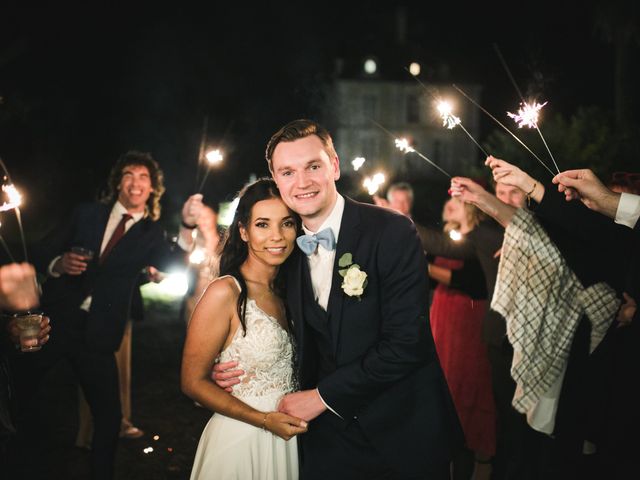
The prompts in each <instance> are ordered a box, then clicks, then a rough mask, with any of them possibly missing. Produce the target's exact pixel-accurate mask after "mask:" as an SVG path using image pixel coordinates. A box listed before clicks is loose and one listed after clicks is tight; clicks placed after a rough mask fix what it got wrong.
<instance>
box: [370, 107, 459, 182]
mask: <svg viewBox="0 0 640 480" xmlns="http://www.w3.org/2000/svg"><path fill="white" fill-rule="evenodd" d="M369 120H371V119H369ZM371 122H372V123H373V124H374V125H376V126H377V127H378V128H379V129H381V130H382V131H383V132H385V133H386V134H387V135H389V136H390V137H392V138H395V135H394V134H393V133H391V132H390V131H389V130H387V129H386V128H384V127H383V126H382V125H380V124H379V123H378V122H376V121H375V120H371ZM395 143H396V147H397V148H398V149H400V151H402V152H403V153H415V154H416V155H418V156H419V157H420V158H422V159H423V160H425V161H426V162H427V163H429V164H431V165H433V166H434V167H436V168H437V169H438V170H440V171H441V172H442V173H444V174H445V175H446V176H447V177H449V178H451V175H449V174H448V173H447V172H446V171H445V170H443V169H442V168H440V167H439V166H438V165H436V164H435V163H434V162H432V161H431V160H429V159H428V158H427V157H426V155H424V154H422V153H420V152H419V151H418V150H416V149H415V148H413V147H412V146H410V145H409V141H408V140H407V139H406V138H395Z"/></svg>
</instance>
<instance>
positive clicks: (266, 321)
mask: <svg viewBox="0 0 640 480" xmlns="http://www.w3.org/2000/svg"><path fill="white" fill-rule="evenodd" d="M245 320H246V325H247V333H246V335H244V332H243V329H242V327H239V328H238V330H236V332H235V334H234V336H233V339H232V340H231V343H230V344H229V346H227V348H225V349H224V350H223V351H222V352H221V353H220V356H219V360H220V362H228V361H232V360H233V361H238V362H239V366H238V368H240V369H242V370H244V371H245V374H244V375H242V376H241V377H240V383H239V384H238V385H234V387H233V395H234V396H236V397H239V398H242V397H259V396H266V395H274V394H277V393H280V394H285V393H288V392H291V391H293V390H295V382H294V377H293V344H292V340H291V338H290V335H289V333H288V332H287V331H286V330H284V329H283V328H282V327H281V326H280V325H279V324H278V321H277V320H276V319H275V318H273V317H271V316H270V315H268V314H267V313H265V312H264V311H262V310H261V309H260V307H258V305H257V304H256V302H255V300H253V299H251V298H248V299H247V306H246V312H245Z"/></svg>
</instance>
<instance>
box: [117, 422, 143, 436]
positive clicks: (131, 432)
mask: <svg viewBox="0 0 640 480" xmlns="http://www.w3.org/2000/svg"><path fill="white" fill-rule="evenodd" d="M143 435H144V432H143V431H142V430H140V429H139V428H138V427H134V426H133V425H131V426H130V427H127V428H125V429H123V430H120V438H140V437H141V436H143Z"/></svg>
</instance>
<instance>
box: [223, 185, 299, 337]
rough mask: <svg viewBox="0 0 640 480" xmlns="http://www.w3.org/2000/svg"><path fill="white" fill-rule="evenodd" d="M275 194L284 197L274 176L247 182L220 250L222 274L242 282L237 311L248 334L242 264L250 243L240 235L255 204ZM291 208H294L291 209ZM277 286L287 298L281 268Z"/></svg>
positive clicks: (244, 330) (245, 287) (280, 294)
mask: <svg viewBox="0 0 640 480" xmlns="http://www.w3.org/2000/svg"><path fill="white" fill-rule="evenodd" d="M271 198H277V199H281V197H280V192H279V191H278V187H277V186H276V182H274V181H273V180H272V179H271V178H267V177H264V178H260V179H258V180H256V181H255V182H253V183H250V184H249V185H246V186H245V187H244V188H243V189H242V190H241V191H240V193H238V199H239V200H238V206H237V208H236V212H235V214H234V216H233V222H231V225H229V228H228V229H227V231H226V233H225V236H224V241H223V243H222V252H221V254H220V276H223V275H231V276H233V277H235V278H236V279H237V280H238V282H239V283H240V287H241V290H240V296H239V297H238V304H237V307H236V308H237V311H238V317H240V324H241V325H242V330H243V332H244V334H245V335H246V333H247V325H246V322H245V316H244V314H245V310H246V306H247V283H246V282H245V279H244V277H243V276H242V273H240V266H241V265H242V264H243V263H244V262H245V260H246V259H247V256H248V255H249V249H248V247H247V243H246V242H245V241H244V240H242V237H241V236H240V227H241V226H242V227H244V228H247V227H248V226H249V221H250V220H251V210H252V209H253V206H254V205H255V204H256V203H258V202H261V201H262V200H269V199H271ZM289 211H290V212H291V210H289ZM291 216H292V217H293V218H294V220H295V222H296V228H299V226H300V221H299V220H298V216H297V215H296V214H295V213H293V212H291ZM274 289H275V292H276V294H277V295H278V296H279V297H280V298H282V299H284V292H285V289H284V278H282V275H281V271H280V270H279V271H278V275H277V276H276V279H275V283H274Z"/></svg>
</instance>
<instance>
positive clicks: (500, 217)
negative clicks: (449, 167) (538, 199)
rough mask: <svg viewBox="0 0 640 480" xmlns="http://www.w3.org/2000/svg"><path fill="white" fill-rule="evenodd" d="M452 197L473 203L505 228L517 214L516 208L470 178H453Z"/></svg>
mask: <svg viewBox="0 0 640 480" xmlns="http://www.w3.org/2000/svg"><path fill="white" fill-rule="evenodd" d="M451 196H453V197H459V198H461V199H462V200H463V201H465V202H466V203H472V204H473V205H475V206H476V207H478V208H479V209H480V210H482V211H483V212H484V213H486V214H487V215H489V216H491V217H493V218H494V219H495V220H496V221H497V222H498V223H499V224H500V225H502V226H503V227H505V228H506V226H507V225H509V223H511V219H512V218H513V215H514V213H515V212H516V208H515V207H512V206H511V205H507V204H506V203H503V202H501V201H500V200H498V199H497V198H496V197H495V196H493V195H491V194H490V193H489V192H487V191H486V190H485V189H484V188H482V187H481V186H480V185H478V184H477V183H475V182H474V181H473V180H471V179H469V178H464V177H454V178H452V179H451Z"/></svg>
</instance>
